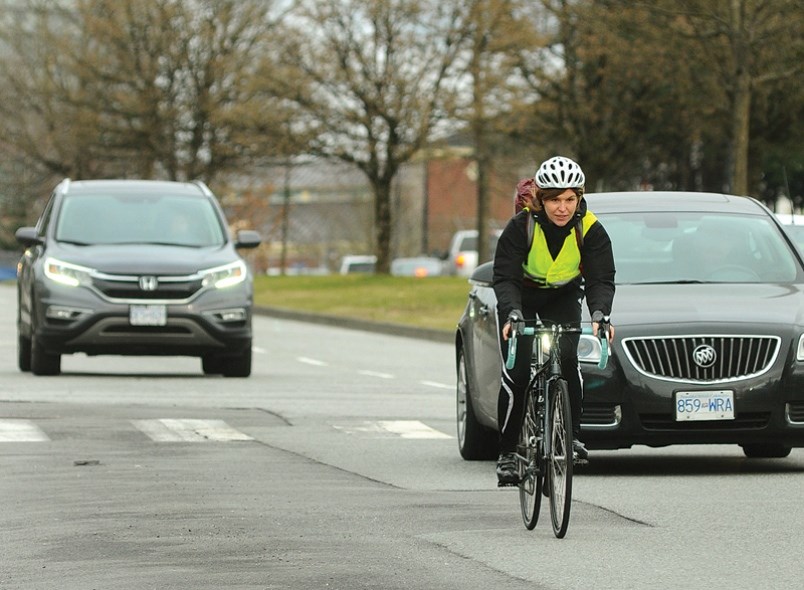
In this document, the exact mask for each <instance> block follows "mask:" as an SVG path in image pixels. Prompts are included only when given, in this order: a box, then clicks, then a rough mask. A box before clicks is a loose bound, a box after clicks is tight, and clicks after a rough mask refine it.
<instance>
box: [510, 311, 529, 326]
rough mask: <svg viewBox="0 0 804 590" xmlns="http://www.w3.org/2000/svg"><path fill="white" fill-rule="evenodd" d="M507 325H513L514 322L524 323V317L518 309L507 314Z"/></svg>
mask: <svg viewBox="0 0 804 590" xmlns="http://www.w3.org/2000/svg"><path fill="white" fill-rule="evenodd" d="M506 321H507V322H508V323H511V324H514V323H516V322H524V321H525V316H523V315H522V312H521V311H519V310H518V309H512V310H511V313H509V314H508V320H506Z"/></svg>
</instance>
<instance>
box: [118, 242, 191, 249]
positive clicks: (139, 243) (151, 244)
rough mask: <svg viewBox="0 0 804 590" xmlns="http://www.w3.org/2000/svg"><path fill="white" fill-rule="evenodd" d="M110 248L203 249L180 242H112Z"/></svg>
mask: <svg viewBox="0 0 804 590" xmlns="http://www.w3.org/2000/svg"><path fill="white" fill-rule="evenodd" d="M108 245H109V246H175V247H177V248H201V247H202V246H199V245H198V244H180V243H178V242H151V241H148V242H112V243H110V244H108Z"/></svg>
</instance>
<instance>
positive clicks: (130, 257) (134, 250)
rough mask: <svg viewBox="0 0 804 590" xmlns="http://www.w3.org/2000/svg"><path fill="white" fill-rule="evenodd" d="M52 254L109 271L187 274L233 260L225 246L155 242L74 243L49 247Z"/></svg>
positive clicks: (133, 273) (99, 269)
mask: <svg viewBox="0 0 804 590" xmlns="http://www.w3.org/2000/svg"><path fill="white" fill-rule="evenodd" d="M51 252H52V254H53V256H54V257H55V258H58V259H60V260H63V261H64V262H71V263H73V264H79V265H81V266H86V267H88V268H93V269H95V270H98V271H100V272H104V273H109V274H131V275H142V274H153V275H189V274H193V273H195V272H198V271H199V270H203V269H207V268H213V267H216V266H221V265H224V264H228V263H230V262H234V261H235V260H237V254H236V253H235V252H234V251H233V250H232V249H231V248H230V247H228V246H222V247H214V248H189V247H181V246H163V245H158V244H126V245H97V246H74V245H62V246H61V247H60V248H59V251H58V252H56V251H55V250H52V251H51Z"/></svg>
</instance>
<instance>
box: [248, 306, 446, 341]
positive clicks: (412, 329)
mask: <svg viewBox="0 0 804 590" xmlns="http://www.w3.org/2000/svg"><path fill="white" fill-rule="evenodd" d="M254 314H255V315H263V316H269V317H275V318H280V319H284V320H295V321H299V322H310V323H315V324H325V325H328V326H338V327H340V328H348V329H350V330H363V331H364V332H378V333H380V334H392V335H394V336H404V337H407V338H418V339H420V340H429V341H430V342H446V343H452V342H454V341H455V333H454V332H451V331H448V330H435V329H431V328H418V327H416V326H403V325H401V324H388V323H382V322H372V321H368V320H360V319H355V318H342V317H337V316H330V315H325V314H318V313H310V312H305V311H294V310H290V309H280V308H276V307H258V306H254Z"/></svg>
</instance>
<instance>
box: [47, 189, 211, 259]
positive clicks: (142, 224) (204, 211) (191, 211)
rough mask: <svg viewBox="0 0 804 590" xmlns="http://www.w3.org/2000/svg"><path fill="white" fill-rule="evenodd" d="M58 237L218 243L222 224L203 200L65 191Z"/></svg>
mask: <svg viewBox="0 0 804 590" xmlns="http://www.w3.org/2000/svg"><path fill="white" fill-rule="evenodd" d="M55 237H56V239H57V240H58V241H62V242H72V243H76V244H84V245H96V244H170V245H176V246H188V247H207V246H221V245H223V244H224V242H225V235H224V228H223V227H222V225H221V222H220V220H219V219H218V215H217V212H216V211H215V208H214V207H213V205H212V203H211V202H210V201H208V200H207V199H202V198H198V197H186V196H181V195H164V196H151V195H131V194H125V195H97V194H93V195H80V194H73V195H67V196H66V197H65V199H64V202H63V203H62V206H61V211H60V213H59V220H58V225H57V227H56V234H55Z"/></svg>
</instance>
